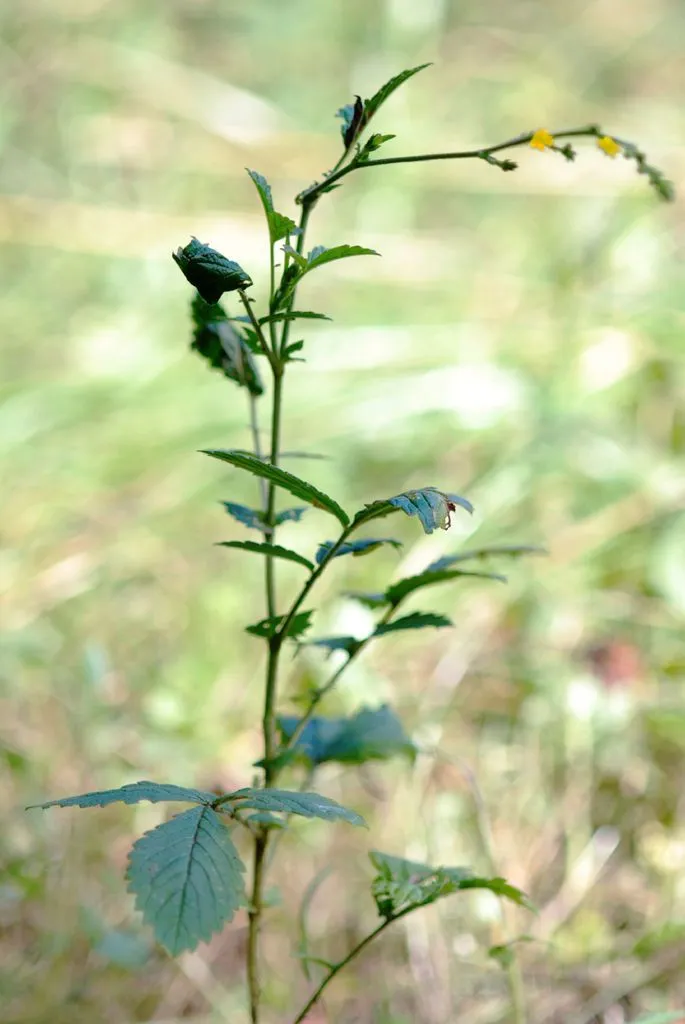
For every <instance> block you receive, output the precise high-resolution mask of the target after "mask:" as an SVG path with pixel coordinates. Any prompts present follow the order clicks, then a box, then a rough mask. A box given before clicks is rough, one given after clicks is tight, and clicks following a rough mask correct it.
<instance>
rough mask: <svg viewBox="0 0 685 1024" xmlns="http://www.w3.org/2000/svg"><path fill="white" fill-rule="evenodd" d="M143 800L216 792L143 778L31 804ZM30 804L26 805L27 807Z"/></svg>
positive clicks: (205, 798) (191, 799) (202, 798)
mask: <svg viewBox="0 0 685 1024" xmlns="http://www.w3.org/2000/svg"><path fill="white" fill-rule="evenodd" d="M142 800H149V801H150V803H153V804H157V803H162V802H163V801H166V800H168V801H170V802H171V801H178V802H179V803H181V802H184V803H192V804H211V803H212V802H213V801H214V800H216V793H208V792H206V791H205V790H201V789H187V788H186V787H185V786H174V785H171V784H165V783H162V784H160V783H157V782H148V781H147V780H142V781H141V782H132V783H129V784H128V785H126V786H120V787H119V788H118V789H103V790H100V791H98V792H95V793H81V794H80V795H79V796H65V797H62V798H61V799H59V800H48V801H47V802H46V803H44V804H31V808H36V807H40V808H46V807H107V806H108V805H109V804H115V803H123V804H139V803H140V802H141V801H142ZM31 808H27V810H29V809H31Z"/></svg>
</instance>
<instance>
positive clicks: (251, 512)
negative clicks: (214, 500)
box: [221, 501, 266, 533]
mask: <svg viewBox="0 0 685 1024" xmlns="http://www.w3.org/2000/svg"><path fill="white" fill-rule="evenodd" d="M221 504H222V505H223V506H224V508H225V509H226V511H227V512H228V514H229V516H232V517H233V519H235V520H237V521H238V522H239V523H242V524H243V526H247V528H248V530H259V531H260V532H261V533H264V531H265V529H266V527H265V525H264V513H263V512H262V511H261V510H260V509H256V508H248V506H247V505H238V504H237V503H236V502H234V501H222V502H221Z"/></svg>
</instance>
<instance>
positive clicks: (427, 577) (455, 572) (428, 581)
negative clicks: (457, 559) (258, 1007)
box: [385, 569, 507, 604]
mask: <svg viewBox="0 0 685 1024" xmlns="http://www.w3.org/2000/svg"><path fill="white" fill-rule="evenodd" d="M469 576H471V577H475V578H477V579H483V580H496V581H497V582H498V583H506V582H507V579H506V576H499V575H498V574H497V573H495V572H466V571H464V570H462V569H443V570H441V571H438V572H430V571H429V570H426V571H425V572H422V573H419V574H418V575H417V576H407V577H405V579H403V580H398V582H397V583H393V584H392V585H391V586H389V587H388V589H387V590H386V592H385V596H386V597H387V599H388V601H389V602H390V604H399V602H400V601H402V600H403V599H404V598H405V597H407V595H408V594H412V593H413V592H414V591H415V590H421V589H423V587H430V586H433V584H435V583H448V582H449V581H450V580H456V579H459V578H460V577H469Z"/></svg>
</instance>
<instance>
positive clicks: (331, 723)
mask: <svg viewBox="0 0 685 1024" xmlns="http://www.w3.org/2000/svg"><path fill="white" fill-rule="evenodd" d="M299 724H300V719H299V718H298V717H297V716H295V715H283V716H280V717H279V719H278V728H279V729H280V731H281V736H282V740H283V742H284V743H287V742H288V741H289V740H290V737H291V736H292V735H293V734H294V733H295V730H296V729H297V727H298V726H299ZM294 749H295V751H296V752H297V753H298V754H299V755H300V757H302V758H304V760H306V761H308V762H309V763H310V764H312V765H318V764H323V763H324V762H326V761H336V762H338V763H340V764H364V763H365V762H367V761H386V760H389V759H390V758H391V757H397V756H398V755H408V756H409V757H411V758H413V757H414V756H415V754H416V748H415V747H414V744H413V743H412V742H411V740H410V739H409V737H408V736H407V734H406V733H405V731H404V726H403V725H402V722H401V721H400V719H399V718H398V717H397V715H396V714H395V712H394V711H393V710H392V708H390V707H388V706H387V705H385V704H384V705H383V706H382V707H380V708H375V709H372V708H362V709H361V710H360V711H358V712H357V713H356V714H355V715H352V716H351V717H349V718H322V717H315V718H312V719H311V720H310V721H309V722H308V723H307V725H306V726H305V727H304V730H303V731H302V735H301V736H300V737H299V739H298V740H297V743H296V744H295V748H294Z"/></svg>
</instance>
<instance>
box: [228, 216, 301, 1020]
mask: <svg viewBox="0 0 685 1024" xmlns="http://www.w3.org/2000/svg"><path fill="white" fill-rule="evenodd" d="M310 208H311V205H310V204H308V205H307V206H305V207H303V209H302V214H301V217H300V228H301V233H300V235H299V237H298V247H300V248H301V247H302V246H303V245H304V231H305V228H306V226H307V220H308V217H309V210H310ZM270 262H271V282H270V286H271V299H273V294H274V286H275V281H274V261H273V247H272V249H271V261H270ZM240 298H241V300H242V303H243V306H244V307H245V311H246V313H247V315H248V317H249V318H250V322H251V324H252V327H253V329H254V331H255V333H256V334H257V337H258V339H259V341H260V344H261V346H262V348H263V351H264V354H265V355H266V356H267V358H268V360H269V365H270V366H271V371H272V374H273V396H272V406H271V451H270V462H271V465H272V466H277V465H278V462H279V457H280V446H281V419H282V408H283V374H284V370H285V367H284V364H283V362H282V360H281V359H280V357H279V353H278V352H277V351H276V333H275V330H274V331H273V333H271V338H272V343H273V349H272V348H270V347H269V345H268V343H267V340H266V338H265V336H264V332H263V331H262V328H261V326H260V324H259V322H258V320H257V318H256V317H255V315H254V312H253V310H252V306H251V304H250V302H249V300H248V298H247V296H246V295H245V293H244V292H243V291H240ZM294 301H295V295H294V293H293V295H292V296H291V300H290V305H289V307H288V308H289V309H292V304H293V303H294ZM270 307H271V301H270V303H269V308H270ZM287 328H288V321H287V320H286V321H284V327H283V337H284V338H285V341H287V337H288V332H287ZM284 347H285V342H282V344H281V351H283V350H284ZM275 507H276V488H275V486H274V485H273V484H269V488H268V491H267V496H266V509H265V522H266V527H267V529H266V531H265V536H266V539H267V540H268V541H270V542H273V538H274V532H275V528H274V519H275ZM265 591H266V606H267V616H268V617H269V618H273V616H275V615H276V568H275V559H274V558H273V556H272V555H268V554H267V556H266V568H265ZM281 646H282V638H281V637H279V636H278V635H276V636H273V637H271V638H270V639H269V654H268V659H267V666H266V683H265V693H264V713H263V717H262V733H263V743H264V761H265V768H264V785H265V786H266V787H268V786H271V785H273V781H274V778H275V774H274V769H273V758H274V752H275V745H276V698H277V693H278V661H279V656H280V651H281ZM269 835H270V834H269V830H268V829H266V828H262V829H260V831H259V832H258V834H257V836H256V837H255V846H254V856H253V862H252V864H253V868H252V893H251V897H250V908H249V912H248V940H247V983H248V991H249V1002H250V1020H251V1022H252V1024H259V1015H260V1000H261V977H260V968H259V937H260V932H261V924H262V917H263V911H264V895H263V890H264V877H265V874H266V866H267V865H266V858H267V849H268V845H269Z"/></svg>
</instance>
